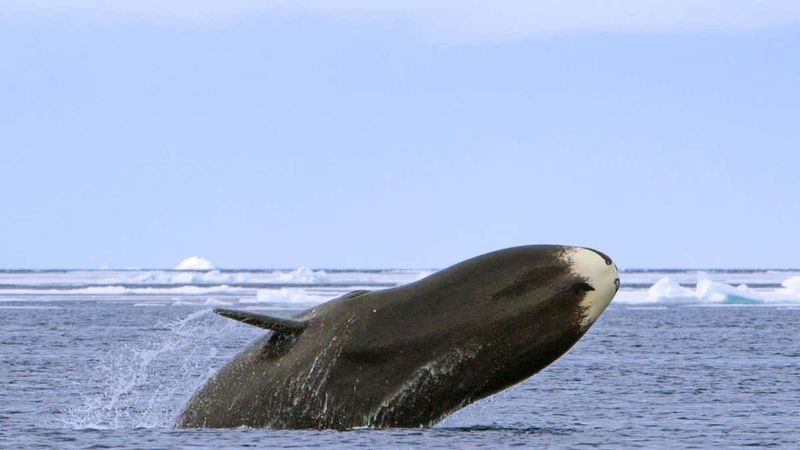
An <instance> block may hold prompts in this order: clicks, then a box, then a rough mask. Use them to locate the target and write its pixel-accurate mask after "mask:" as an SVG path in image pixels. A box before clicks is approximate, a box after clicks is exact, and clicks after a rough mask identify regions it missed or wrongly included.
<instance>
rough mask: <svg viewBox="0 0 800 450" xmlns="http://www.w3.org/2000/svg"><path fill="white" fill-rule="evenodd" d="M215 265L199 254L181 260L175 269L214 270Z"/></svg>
mask: <svg viewBox="0 0 800 450" xmlns="http://www.w3.org/2000/svg"><path fill="white" fill-rule="evenodd" d="M212 269H214V265H213V264H211V261H209V260H207V259H203V258H201V257H199V256H190V257H188V258H186V259H184V260H183V261H181V262H180V264H178V265H177V266H176V267H175V270H212Z"/></svg>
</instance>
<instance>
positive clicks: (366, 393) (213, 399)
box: [176, 245, 619, 430]
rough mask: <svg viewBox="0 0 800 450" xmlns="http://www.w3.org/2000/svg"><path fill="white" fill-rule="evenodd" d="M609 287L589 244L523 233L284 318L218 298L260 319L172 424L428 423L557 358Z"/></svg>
mask: <svg viewBox="0 0 800 450" xmlns="http://www.w3.org/2000/svg"><path fill="white" fill-rule="evenodd" d="M618 287H619V278H618V271H617V268H616V265H614V263H613V262H612V261H611V259H610V258H609V257H608V256H606V255H604V254H602V253H600V252H598V251H595V250H591V249H588V248H583V247H567V246H556V245H528V246H521V247H513V248H508V249H504V250H498V251H495V252H491V253H487V254H485V255H481V256H478V257H475V258H471V259H468V260H466V261H463V262H461V263H458V264H456V265H454V266H451V267H449V268H447V269H444V270H441V271H438V272H436V273H434V274H432V275H430V276H428V277H426V278H423V279H422V280H419V281H416V282H413V283H409V284H406V285H402V286H398V287H394V288H390V289H383V290H377V291H365V290H360V291H354V292H351V293H348V294H345V295H343V296H341V297H339V298H336V299H333V300H330V301H328V302H326V303H323V304H321V305H318V306H316V307H313V308H311V309H308V310H306V311H303V312H302V313H301V314H299V315H298V316H297V317H295V318H292V319H286V318H280V317H273V316H269V315H264V314H259V313H254V312H251V311H238V310H231V309H216V310H215V312H217V313H218V314H220V315H222V316H224V317H227V318H231V319H234V320H238V321H240V322H243V323H246V324H248V325H252V326H256V327H260V328H263V329H267V330H271V332H270V333H267V334H265V336H263V337H261V338H259V339H257V340H256V341H255V342H254V343H253V344H251V345H250V346H249V347H248V348H247V349H245V350H244V351H243V352H242V353H240V354H239V355H237V356H236V357H235V358H234V359H233V360H232V361H230V362H229V363H228V364H227V365H226V366H225V367H223V368H222V369H221V370H220V371H219V372H218V373H217V374H216V375H215V376H214V377H212V378H211V379H210V380H209V381H208V382H207V383H206V385H205V386H204V387H203V388H202V389H200V390H199V391H198V392H196V393H195V395H194V396H193V397H192V399H191V400H190V401H189V403H188V404H187V405H186V407H185V409H184V410H183V412H182V413H181V414H180V416H179V417H178V419H177V422H176V426H178V427H182V428H194V427H215V428H219V427H239V426H249V427H269V428H295V429H297V428H310V429H339V430H344V429H351V428H356V427H380V428H383V427H421V426H423V427H424V426H432V425H434V424H435V423H437V422H438V421H440V420H441V419H442V418H444V417H446V416H447V415H448V414H450V413H452V412H453V411H455V410H457V409H459V408H462V407H464V406H466V405H468V404H470V403H472V402H474V401H476V400H479V399H481V398H484V397H486V396H489V395H492V394H494V393H496V392H499V391H501V390H503V389H505V388H508V387H510V386H512V385H514V384H516V383H519V382H520V381H523V380H525V379H527V378H529V377H530V376H532V375H534V374H535V373H537V372H538V371H540V370H541V369H543V368H544V367H546V366H547V365H548V364H550V363H552V362H553V361H555V360H556V359H558V358H559V357H560V356H561V355H563V354H564V353H566V352H567V351H568V350H569V349H570V348H571V347H572V346H573V345H574V344H575V343H576V342H577V341H578V339H580V337H581V336H583V334H584V333H586V331H587V330H588V329H589V327H590V326H591V325H592V324H593V323H594V322H595V321H596V320H597V318H598V317H599V316H600V314H601V313H602V312H603V310H604V309H605V308H606V306H608V304H609V302H610V301H611V299H612V298H613V297H614V295H615V294H616V292H617V289H618Z"/></svg>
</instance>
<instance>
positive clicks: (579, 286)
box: [572, 282, 594, 294]
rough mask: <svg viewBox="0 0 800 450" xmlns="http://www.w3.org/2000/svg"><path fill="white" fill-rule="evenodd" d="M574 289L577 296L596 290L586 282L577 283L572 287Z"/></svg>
mask: <svg viewBox="0 0 800 450" xmlns="http://www.w3.org/2000/svg"><path fill="white" fill-rule="evenodd" d="M572 289H573V290H574V291H575V293H576V294H582V293H584V292H589V291H593V290H594V288H593V287H592V285H590V284H589V283H584V282H580V283H575V284H574V285H572Z"/></svg>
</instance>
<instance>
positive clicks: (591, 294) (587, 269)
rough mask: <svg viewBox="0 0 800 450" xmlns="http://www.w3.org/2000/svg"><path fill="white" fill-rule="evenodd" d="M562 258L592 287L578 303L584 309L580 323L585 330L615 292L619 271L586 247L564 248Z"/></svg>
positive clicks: (598, 315) (601, 311) (612, 264)
mask: <svg viewBox="0 0 800 450" xmlns="http://www.w3.org/2000/svg"><path fill="white" fill-rule="evenodd" d="M564 260H565V262H566V263H567V264H569V265H570V266H571V267H572V272H573V273H574V274H575V275H577V276H579V277H581V278H583V279H584V280H586V283H588V284H589V285H590V286H592V287H593V288H594V290H593V291H588V292H586V295H585V296H584V298H583V300H582V301H581V303H580V306H581V309H583V311H584V316H583V319H582V321H581V325H582V326H583V327H584V330H585V329H587V328H589V327H590V326H591V325H592V324H593V323H594V321H595V320H597V318H598V317H600V314H602V313H603V311H604V310H605V309H606V307H607V306H608V304H609V303H611V299H612V298H614V294H616V293H617V285H616V283H615V282H614V280H616V279H617V278H619V272H618V271H617V266H616V265H615V264H614V263H610V264H609V263H608V262H606V258H603V257H602V256H601V255H600V254H599V253H597V252H595V251H593V250H589V249H586V248H581V247H573V248H570V249H568V250H566V251H565V252H564Z"/></svg>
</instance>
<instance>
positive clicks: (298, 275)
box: [275, 267, 328, 283]
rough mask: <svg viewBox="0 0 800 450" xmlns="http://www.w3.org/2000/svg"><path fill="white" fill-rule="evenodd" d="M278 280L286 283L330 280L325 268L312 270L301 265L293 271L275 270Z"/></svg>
mask: <svg viewBox="0 0 800 450" xmlns="http://www.w3.org/2000/svg"><path fill="white" fill-rule="evenodd" d="M275 274H276V275H277V279H278V281H282V282H284V283H324V282H326V281H328V276H327V275H328V274H327V273H325V271H324V270H317V271H314V270H311V269H306V268H305V267H300V268H298V269H295V270H293V271H291V272H275Z"/></svg>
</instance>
